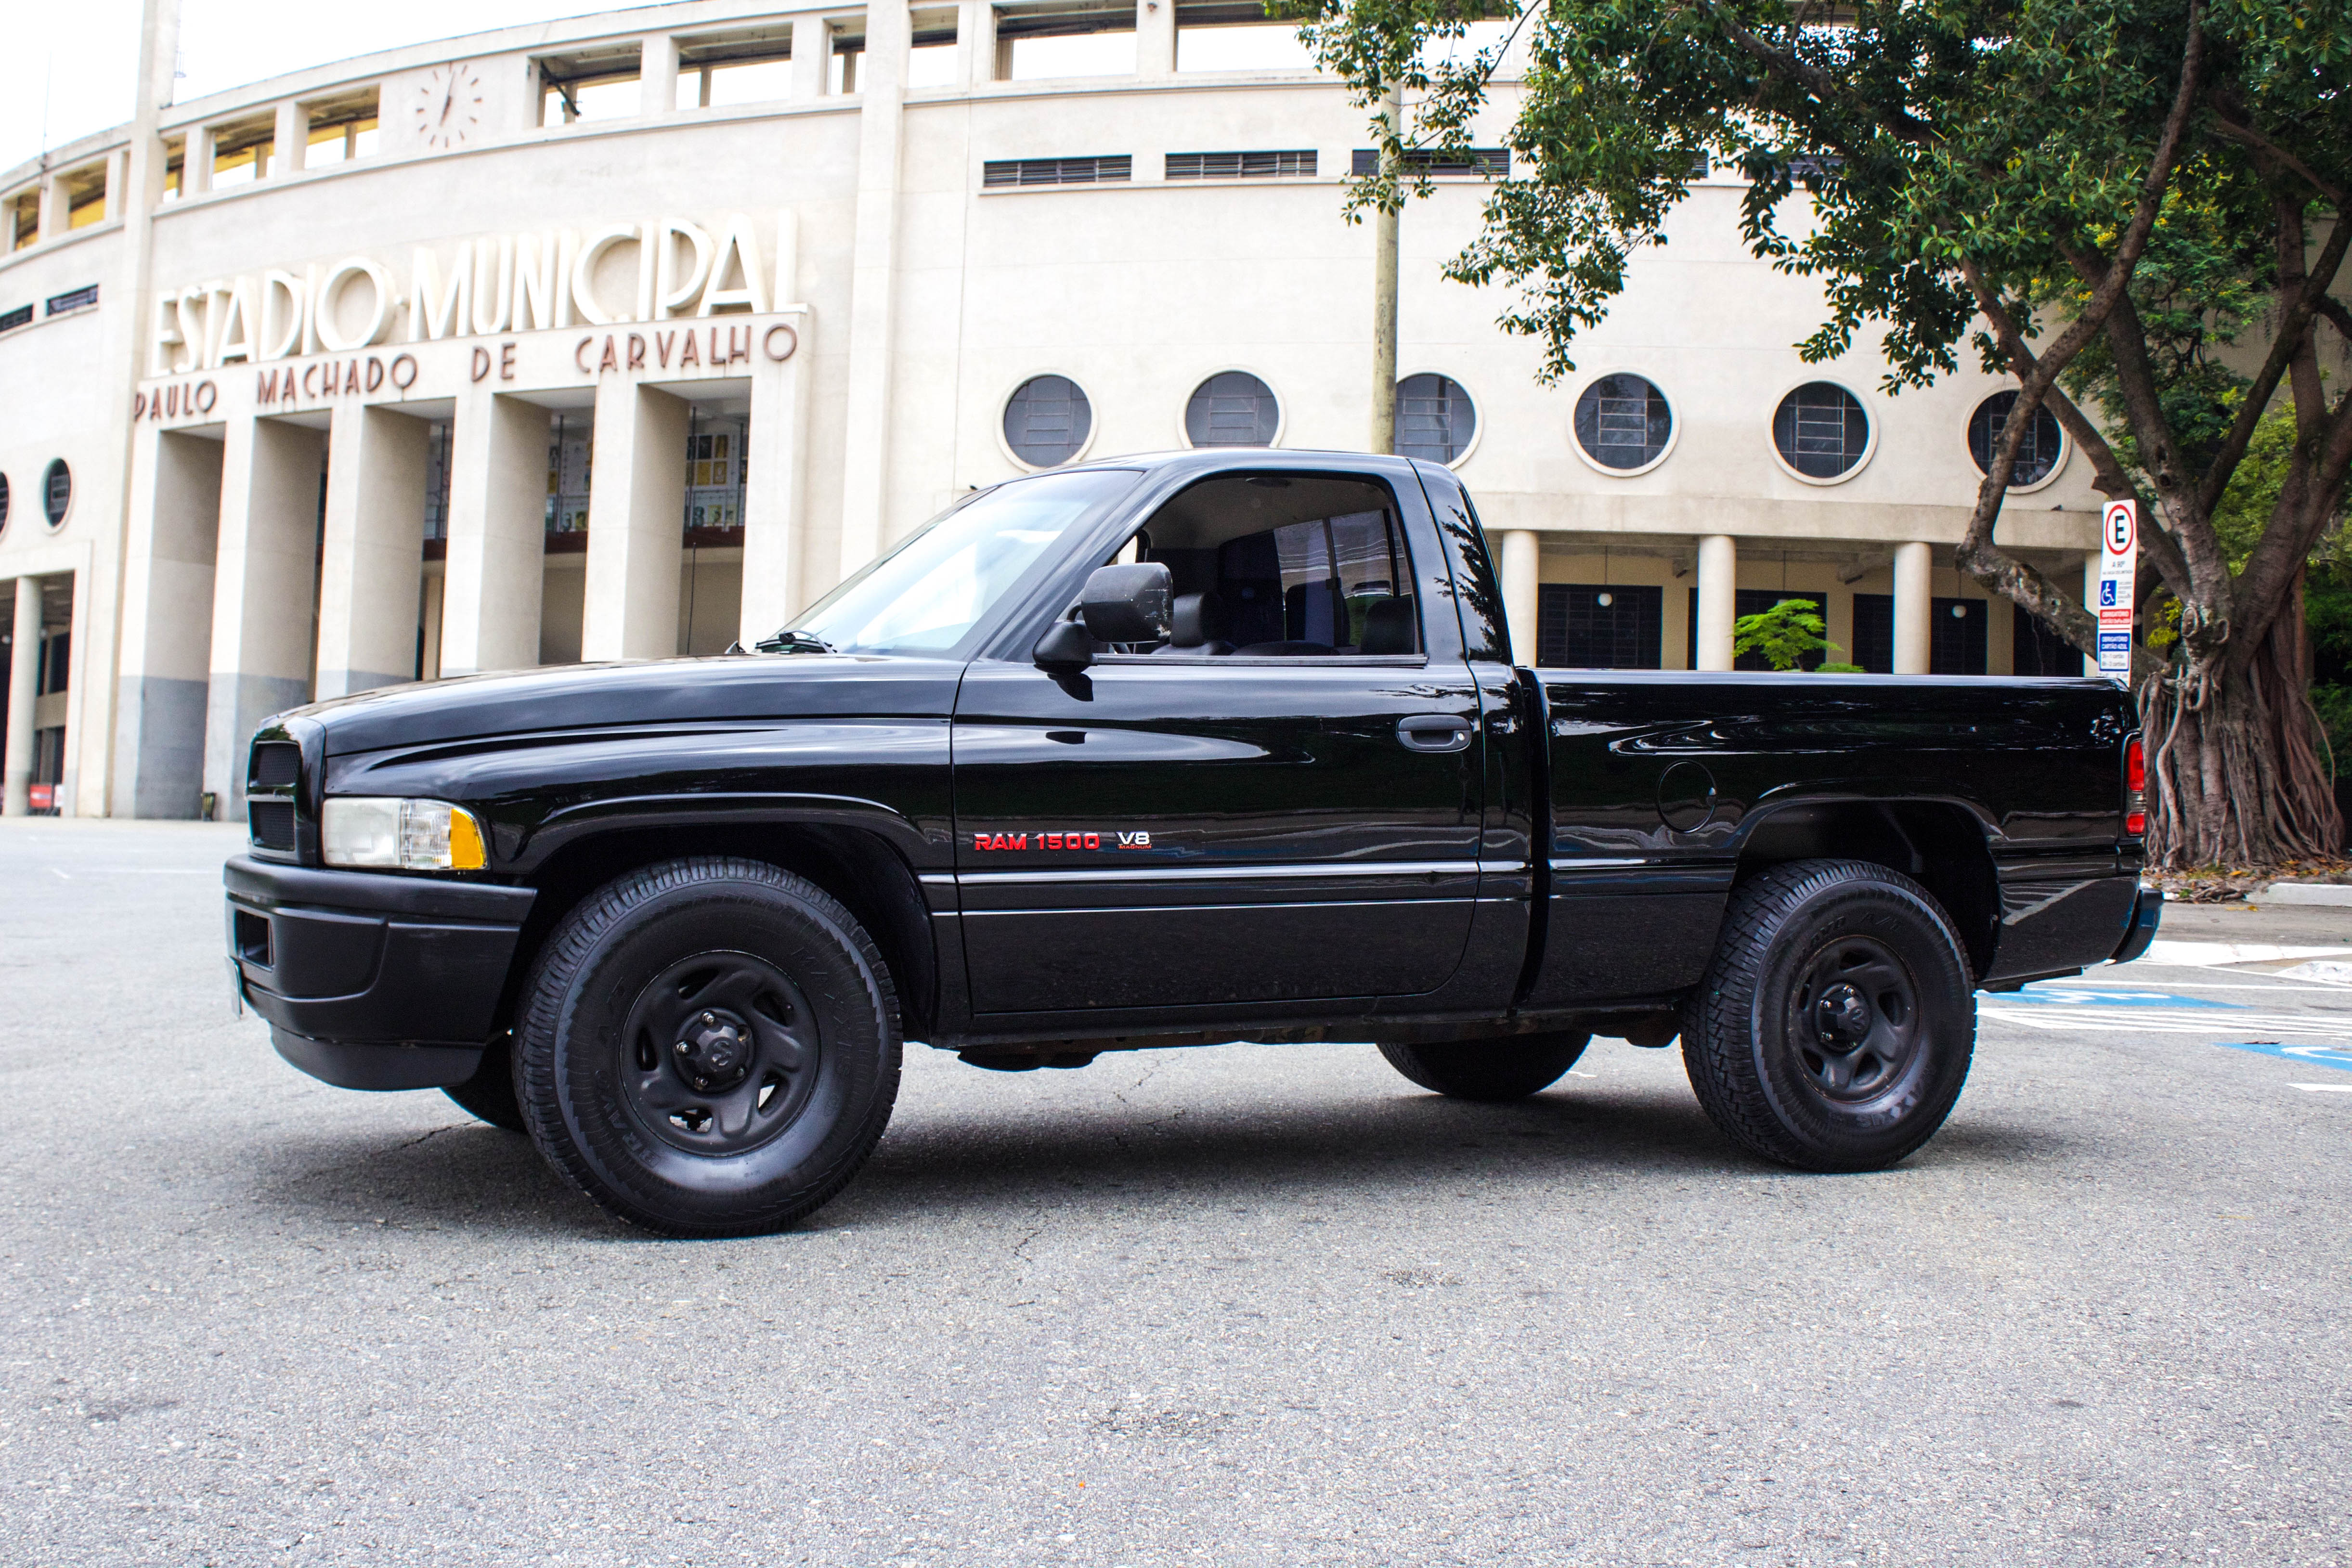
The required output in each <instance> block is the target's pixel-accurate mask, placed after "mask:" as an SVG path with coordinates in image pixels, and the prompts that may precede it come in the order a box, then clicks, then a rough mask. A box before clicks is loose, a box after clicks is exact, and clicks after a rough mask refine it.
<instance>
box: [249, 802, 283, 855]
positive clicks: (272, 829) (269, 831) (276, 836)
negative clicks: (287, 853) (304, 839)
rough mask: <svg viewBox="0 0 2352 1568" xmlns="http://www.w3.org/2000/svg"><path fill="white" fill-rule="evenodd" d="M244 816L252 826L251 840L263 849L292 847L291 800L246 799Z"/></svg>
mask: <svg viewBox="0 0 2352 1568" xmlns="http://www.w3.org/2000/svg"><path fill="white" fill-rule="evenodd" d="M245 817H246V821H247V823H249V824H250V825H251V827H252V831H253V841H254V842H255V843H257V844H259V845H260V846H261V847H262V848H263V849H265V850H290V849H292V848H293V847H294V802H293V801H291V800H247V802H246V803H245Z"/></svg>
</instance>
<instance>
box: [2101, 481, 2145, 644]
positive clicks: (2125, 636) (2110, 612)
mask: <svg viewBox="0 0 2352 1568" xmlns="http://www.w3.org/2000/svg"><path fill="white" fill-rule="evenodd" d="M2138 571H2139V503H2138V502H2137V501H2109V502H2108V503H2107V505H2106V509H2105V511H2104V512H2102V513H2101V514H2100V515H2099V673H2100V674H2103V675H2116V676H2121V677H2123V678H2125V679H2129V678H2130V675H2131V651H2132V587H2133V581H2134V579H2135V578H2136V577H2137V574H2138Z"/></svg>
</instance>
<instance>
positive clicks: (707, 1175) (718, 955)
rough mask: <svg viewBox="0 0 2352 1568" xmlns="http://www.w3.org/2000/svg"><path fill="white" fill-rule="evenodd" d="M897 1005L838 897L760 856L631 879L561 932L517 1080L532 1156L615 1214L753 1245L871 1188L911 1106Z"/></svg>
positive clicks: (657, 869)
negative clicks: (891, 1130)
mask: <svg viewBox="0 0 2352 1568" xmlns="http://www.w3.org/2000/svg"><path fill="white" fill-rule="evenodd" d="M898 1029H899V1023H898V992H897V990H896V989H895V988H893V986H892V984H891V980H890V972H889V969H888V968H887V967H886V966H885V965H884V964H883V962H882V956H881V954H880V952H879V951H878V950H877V948H876V947H875V946H874V943H873V940H872V939H871V938H870V937H868V936H866V932H865V931H864V930H863V929H862V928H861V927H860V926H859V925H858V924H857V922H856V919H854V918H853V917H852V916H851V915H850V913H849V911H848V910H846V909H845V908H843V907H842V906H841V904H838V903H837V902H835V900H834V899H833V898H832V897H831V896H830V895H829V894H826V893H825V892H824V890H823V889H821V888H819V887H818V886H816V884H815V883H811V882H809V881H808V880H806V879H805V878H803V877H799V876H795V875H793V874H792V873H789V872H785V871H781V870H779V869H777V868H776V867H774V866H772V865H767V864H763V863H761V862H757V861H747V860H736V859H716V858H711V859H694V860H677V861H669V862H664V863H662V864H659V865H653V866H647V867H646V868H645V869H643V870H641V871H635V872H632V873H629V874H628V875H626V876H624V877H622V878H620V879H619V880H618V881H615V882H613V883H607V884H606V885H605V886H604V887H602V888H600V889H598V890H597V891H596V892H594V893H593V894H590V895H589V896H588V897H587V898H585V899H583V901H582V902H581V903H580V904H579V905H578V906H577V907H575V908H573V909H572V911H571V912H570V913H569V914H567V915H564V917H563V919H562V922H561V923H560V924H558V925H557V926H556V928H555V930H554V931H553V932H552V933H551V935H550V936H549V937H548V940H547V944H546V946H544V947H542V948H541V950H540V954H539V956H538V958H537V960H536V961H535V962H534V964H533V965H532V968H531V973H530V978H529V980H528V982H527V984H526V986H525V988H524V992H523V998H522V1008H521V1021H520V1025H519V1026H518V1028H517V1030H516V1031H515V1032H516V1060H517V1064H518V1071H517V1073H516V1079H517V1082H518V1086H519V1089H520V1095H521V1100H522V1109H523V1117H524V1121H525V1124H527V1125H528V1127H529V1129H530V1135H531V1141H532V1142H533V1143H535V1144H537V1145H539V1148H540V1152H541V1154H543V1155H546V1156H547V1159H548V1161H549V1163H550V1164H551V1165H553V1166H555V1168H556V1169H557V1170H558V1171H560V1172H562V1174H563V1176H565V1177H566V1178H567V1179H569V1180H570V1181H571V1182H572V1185H573V1186H577V1187H578V1188H579V1189H580V1190H581V1191H582V1192H583V1193H585V1194H586V1195H587V1196H588V1197H590V1198H592V1199H593V1200H594V1201H595V1202H596V1203H597V1204H598V1205H600V1206H602V1207H604V1209H605V1210H606V1211H607V1212H609V1213H611V1214H614V1215H615V1216H617V1217H619V1218H622V1219H625V1220H627V1221H629V1222H630V1223H632V1224H635V1225H640V1226H643V1227H644V1228H646V1229H648V1230H654V1231H658V1232H660V1233H662V1234H664V1235H668V1236H748V1235H756V1234H759V1233H761V1232H765V1231H772V1230H780V1229H782V1228H784V1227H786V1226H788V1225H791V1224H792V1223H793V1221H795V1220H797V1219H800V1218H803V1217H805V1216H806V1215H808V1214H810V1213H811V1212H813V1211H814V1209H816V1208H817V1207H819V1206H820V1205H822V1204H823V1203H824V1202H825V1201H826V1200H827V1199H828V1198H830V1197H833V1196H834V1194H835V1193H837V1192H839V1191H840V1190H841V1188H842V1187H843V1186H845V1185H846V1184H847V1183H848V1181H849V1178H850V1177H851V1176H855V1175H856V1173H857V1170H858V1167H860V1166H863V1165H864V1164H865V1163H866V1157H867V1156H868V1155H871V1154H872V1153H873V1152H874V1145H876V1144H877V1142H879V1141H880V1139H881V1136H882V1130H883V1128H884V1127H886V1126H887V1125H888V1124H889V1121H890V1108H891V1106H892V1104H893V1103H894V1102H895V1101H896V1100H897V1098H898V1063H899V1051H900V1043H901V1042H900V1040H899V1033H898Z"/></svg>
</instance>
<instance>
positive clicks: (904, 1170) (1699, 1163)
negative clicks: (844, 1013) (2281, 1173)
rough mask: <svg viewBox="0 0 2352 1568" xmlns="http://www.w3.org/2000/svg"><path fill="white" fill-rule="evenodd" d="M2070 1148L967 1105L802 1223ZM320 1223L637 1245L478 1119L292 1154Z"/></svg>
mask: <svg viewBox="0 0 2352 1568" xmlns="http://www.w3.org/2000/svg"><path fill="white" fill-rule="evenodd" d="M2069 1157H2070V1155H2069V1148H2068V1142H2067V1140H2065V1139H2063V1138H2062V1137H2060V1136H2058V1135H2056V1134H2053V1133H2052V1132H2051V1131H2050V1130H2049V1129H2048V1128H2047V1127H2043V1126H2032V1127H2025V1126H2016V1125H2010V1124H2003V1123H2002V1122H2000V1121H1997V1120H1996V1121H1969V1120H1965V1119H1963V1120H1961V1121H1958V1122H1956V1123H1955V1124H1953V1125H1950V1126H1948V1127H1947V1128H1946V1129H1945V1130H1944V1131H1943V1133H1942V1134H1939V1135H1938V1136H1937V1138H1936V1139H1935V1140H1934V1141H1933V1142H1931V1143H1930V1144H1928V1145H1927V1147H1926V1148H1925V1149H1922V1150H1921V1151H1920V1152H1919V1153H1917V1154H1916V1155H1913V1156H1912V1157H1911V1158H1910V1159H1909V1160H1907V1161H1906V1162H1905V1163H1904V1164H1903V1165H1902V1166H1897V1167H1895V1169H1894V1170H1893V1171H1891V1172H1886V1173H1872V1174H1865V1175H1862V1176H1846V1177H1840V1176H1813V1175H1809V1174H1806V1173H1802V1172H1796V1171H1790V1170H1784V1169H1782V1168H1780V1167H1779V1166H1771V1165H1768V1164H1765V1163H1763V1162H1761V1161H1759V1160H1756V1159H1752V1158H1750V1157H1749V1156H1748V1155H1745V1154H1744V1153H1742V1152H1741V1151H1740V1150H1739V1149H1738V1147H1736V1146H1735V1145H1732V1144H1731V1142H1730V1141H1729V1140H1728V1139H1727V1138H1725V1137H1724V1136H1723V1135H1722V1134H1720V1133H1718V1132H1717V1130H1716V1129H1715V1127H1714V1126H1713V1124H1710V1123H1709V1122H1708V1121H1707V1120H1706V1115H1705V1113H1702V1112H1701V1111H1700V1110H1699V1108H1698V1106H1697V1105H1696V1103H1690V1102H1687V1101H1676V1100H1675V1099H1673V1098H1669V1097H1662V1096H1660V1095H1657V1094H1655V1093H1617V1094H1608V1093H1594V1092H1591V1091H1589V1090H1585V1091H1580V1092H1566V1093H1560V1092H1554V1093H1550V1094H1545V1095H1539V1096H1538V1097H1536V1098H1535V1099H1532V1100H1528V1101H1523V1102H1520V1103H1517V1104H1512V1105H1502V1106H1495V1105H1472V1104H1465V1103H1458V1102H1454V1101H1448V1100H1444V1099H1441V1098H1439V1097H1437V1096H1435V1095H1423V1094H1417V1093H1413V1092H1409V1091H1408V1092H1402V1093H1397V1094H1392V1095H1382V1096H1380V1097H1377V1098H1370V1099H1345V1100H1334V1101H1329V1102H1307V1103H1302V1102H1300V1101H1297V1100H1295V1099H1291V1100H1286V1101H1285V1102H1284V1103H1279V1104H1276V1105H1270V1106H1259V1107H1241V1108H1236V1107H1231V1106H1219V1107H1215V1108H1211V1109H1202V1110H1180V1111H1175V1112H1172V1113H1171V1111H1170V1110H1168V1109H1166V1108H1154V1109H1152V1110H1149V1111H1147V1110H1143V1109H1135V1110H1131V1111H1130V1110H1125V1109H1123V1108H1122V1109H1118V1110H1112V1111H1106V1110H1105V1109H1104V1108H1102V1107H1101V1106H1100V1105H1099V1104H1098V1103H1096V1104H1070V1103H1053V1102H1045V1103H1029V1104H1026V1105H1005V1104H1002V1103H999V1104H995V1105H956V1104H951V1103H939V1102H937V1101H933V1102H931V1103H929V1104H927V1105H924V1106H922V1107H921V1108H920V1109H919V1111H918V1112H917V1113H915V1114H912V1115H902V1116H901V1117H900V1119H899V1121H898V1124H896V1125H895V1126H894V1127H893V1128H892V1130H891V1131H890V1133H889V1134H887V1136H886V1137H885V1138H884V1139H883V1141H882V1145H881V1147H880V1148H879V1149H877V1151H876V1154H875V1156H874V1158H873V1160H872V1161H871V1162H870V1163H869V1164H868V1165H867V1166H866V1168H865V1169H864V1171H862V1172H861V1173H860V1174H859V1175H858V1176H857V1177H856V1179H855V1180H854V1181H852V1182H851V1183H850V1185H849V1186H848V1187H847V1188H846V1189H845V1191H844V1192H843V1193H842V1194H841V1195H840V1196H839V1197H836V1198H835V1199H834V1200H833V1202H832V1203H831V1204H829V1205H828V1206H826V1207H824V1209H822V1210H820V1211H819V1212H818V1213H817V1214H816V1215H814V1216H813V1217H812V1218H810V1219H809V1220H807V1221H805V1222H804V1223H803V1228H811V1229H834V1228H842V1227H858V1228H871V1227H874V1226H877V1225H881V1226H890V1225H900V1224H906V1225H917V1226H919V1225H924V1224H927V1223H933V1222H937V1221H939V1220H941V1219H945V1218H956V1219H986V1218H991V1217H992V1215H994V1214H996V1213H998V1212H1003V1213H1005V1214H1012V1213H1015V1212H1018V1213H1021V1214H1034V1211H1035V1207H1036V1204H1037V1202H1038V1200H1039V1198H1040V1197H1041V1196H1051V1197H1053V1198H1055V1200H1056V1202H1057V1204H1060V1205H1067V1204H1069V1203H1071V1202H1073V1201H1076V1202H1084V1201H1085V1200H1086V1197H1087V1195H1089V1194H1092V1195H1098V1196H1099V1197H1100V1198H1101V1200H1102V1201H1103V1203H1104V1204H1105V1206H1106V1207H1114V1206H1115V1207H1121V1208H1124V1209H1126V1210H1128V1211H1129V1215H1130V1217H1131V1215H1132V1211H1133V1209H1134V1208H1135V1207H1137V1206H1139V1205H1140V1206H1142V1207H1166V1208H1169V1209H1171V1210H1182V1209H1185V1208H1189V1207H1194V1206H1196V1205H1199V1204H1202V1203H1207V1202H1210V1201H1218V1202H1224V1201H1230V1200H1232V1199H1234V1198H1236V1197H1244V1196H1251V1197H1257V1198H1260V1199H1262V1200H1266V1201H1275V1202H1294V1203H1297V1204H1299V1205H1302V1206H1311V1205H1317V1204H1321V1203H1328V1202H1333V1201H1344V1200H1349V1199H1353V1198H1360V1197H1368V1196H1370V1195H1374V1194H1377V1195H1379V1196H1380V1197H1382V1198H1383V1199H1396V1198H1400V1197H1402V1198H1405V1199H1408V1200H1409V1199H1412V1198H1415V1197H1419V1198H1422V1199H1425V1200H1427V1201H1431V1202H1443V1201H1444V1200H1446V1199H1448V1198H1451V1197H1462V1196H1465V1195H1466V1194H1467V1193H1469V1192H1471V1191H1474V1190H1475V1193H1476V1195H1477V1196H1478V1197H1480V1198H1481V1199H1492V1198H1495V1197H1508V1196H1510V1195H1511V1192H1512V1189H1513V1188H1515V1187H1523V1188H1525V1189H1526V1195H1527V1196H1528V1197H1529V1198H1531V1199H1532V1198H1534V1197H1538V1196H1540V1195H1543V1194H1556V1193H1558V1192H1559V1191H1560V1190H1561V1189H1562V1188H1563V1186H1570V1187H1575V1186H1581V1187H1588V1188H1595V1189H1599V1188H1606V1187H1612V1186H1618V1185H1621V1184H1627V1183H1633V1182H1639V1181H1654V1180H1658V1179H1661V1178H1665V1179H1675V1180H1688V1179H1690V1178H1693V1177H1696V1178H1700V1179H1706V1178H1715V1179H1717V1180H1727V1181H1753V1180H1757V1179H1759V1178H1763V1179H1771V1180H1783V1181H1790V1182H1801V1183H1809V1182H1834V1183H1844V1182H1852V1181H1876V1180H1884V1179H1900V1178H1901V1177H1902V1176H1904V1175H1905V1174H1906V1172H1916V1171H1925V1170H1930V1169H1934V1168H1938V1167H1952V1166H2016V1165H2019V1164H2021V1163H2030V1164H2033V1165H2048V1164H2051V1163H2053V1162H2063V1161H2064V1160H2066V1159H2067V1158H2069ZM255 1196H256V1197H257V1200H258V1201H259V1202H260V1203H261V1204H262V1205H263V1206H264V1207H270V1208H278V1209H287V1210H295V1211H308V1212H309V1216H310V1218H311V1219H312V1220H313V1221H314V1222H315V1221H324V1222H329V1223H338V1224H346V1225H350V1224H358V1225H373V1224H374V1223H377V1222H383V1223H388V1224H397V1225H403V1226H410V1227H414V1226H419V1225H436V1226H441V1227H445V1228H465V1229H470V1230H480V1231H486V1232H507V1233H513V1234H528V1235H533V1236H537V1237H541V1238H544V1239H559V1238H561V1237H563V1236H571V1237H574V1238H579V1239H592V1238H602V1239H615V1238H628V1237H635V1236H637V1235H638V1234H639V1233H638V1232H635V1231H634V1230H631V1229H629V1228H625V1227H623V1226H620V1225H618V1224H617V1222H614V1221H612V1220H609V1219H607V1218H605V1217H604V1215H602V1214H601V1213H599V1212H598V1211H597V1210H596V1209H595V1208H594V1207H593V1206H592V1205H590V1204H589V1203H588V1201H587V1200H586V1199H585V1198H583V1197H580V1196H579V1195H578V1194H576V1193H574V1192H573V1191H572V1190H571V1188H570V1187H569V1186H567V1185H566V1184H565V1183H564V1182H563V1181H562V1178H561V1177H559V1176H557V1175H556V1174H555V1173H554V1172H553V1171H552V1170H551V1169H550V1168H549V1167H548V1166H547V1165H546V1163H545V1162H544V1161H543V1160H541V1157H540V1155H539V1153H538V1151H537V1150H536V1149H534V1148H533V1147H532V1146H531V1145H530V1142H529V1140H528V1139H526V1138H524V1137H522V1136H521V1135H520V1134H514V1133H506V1132H500V1131H499V1130H497V1129H495V1128H491V1127H488V1126H483V1125H480V1124H452V1125H450V1126H447V1127H444V1128H440V1129H436V1131H435V1132H433V1133H430V1134H425V1136H424V1137H421V1138H420V1137H415V1136H410V1137H407V1138H405V1139H403V1140H402V1141H400V1142H398V1143H389V1142H386V1143H378V1142H375V1141H373V1140H370V1139H367V1138H364V1137H361V1136H351V1135H346V1136H341V1137H332V1138H320V1139H317V1140H314V1141H311V1142H309V1143H305V1142H303V1141H301V1140H299V1139H297V1140H293V1141H290V1142H289V1143H287V1144H284V1145H280V1146H279V1148H278V1151H277V1156H276V1157H275V1158H274V1159H272V1160H271V1161H270V1168H269V1171H268V1176H266V1177H265V1178H264V1180H263V1181H262V1182H261V1183H260V1184H259V1186H258V1187H257V1191H256V1194H255Z"/></svg>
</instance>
